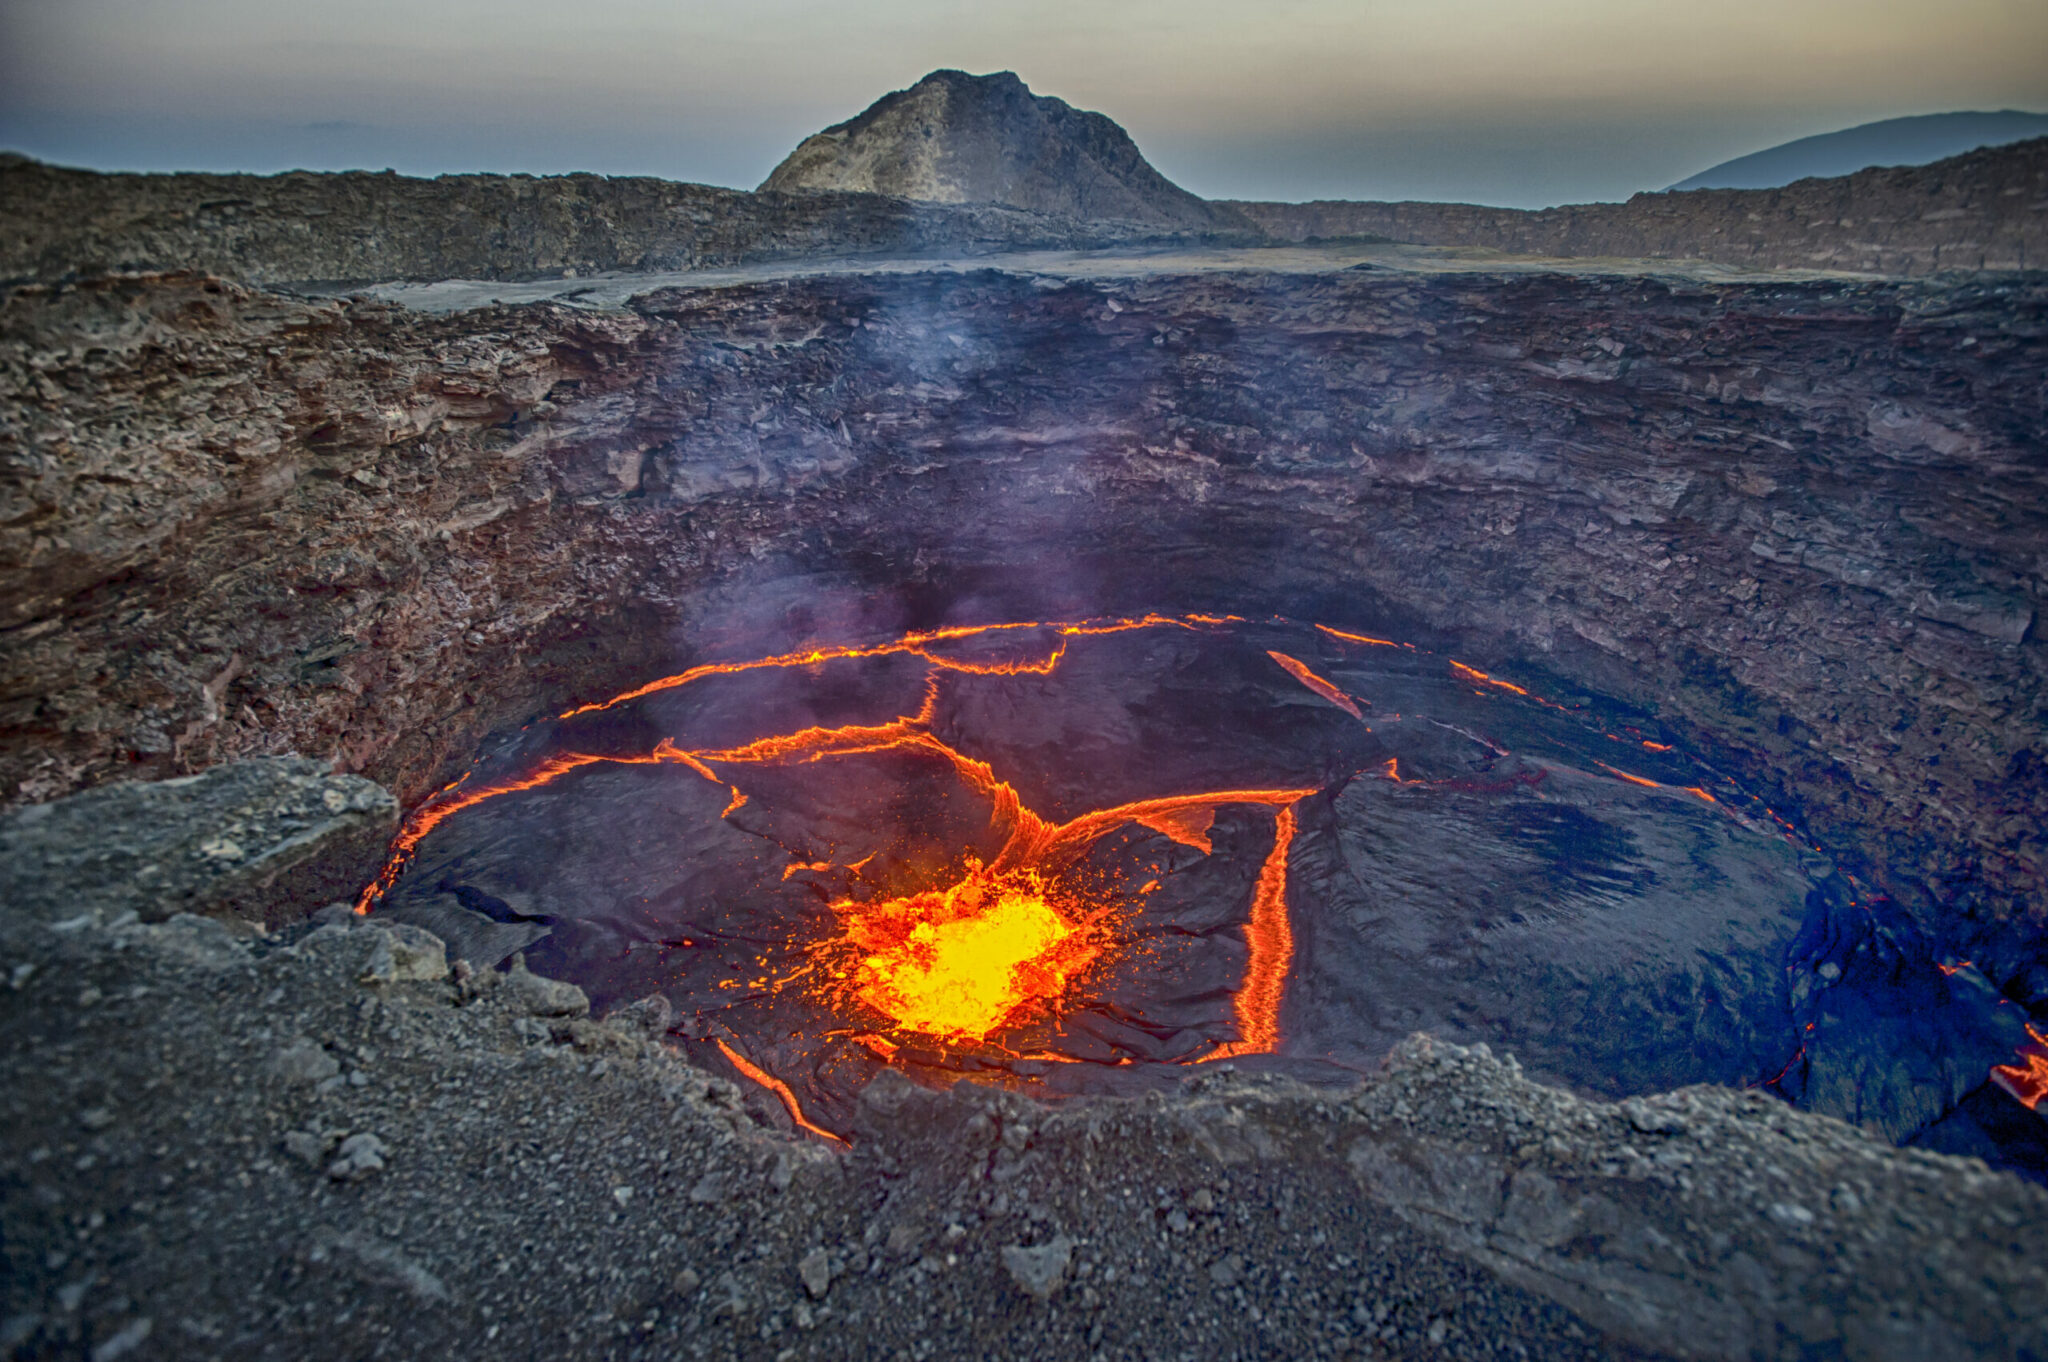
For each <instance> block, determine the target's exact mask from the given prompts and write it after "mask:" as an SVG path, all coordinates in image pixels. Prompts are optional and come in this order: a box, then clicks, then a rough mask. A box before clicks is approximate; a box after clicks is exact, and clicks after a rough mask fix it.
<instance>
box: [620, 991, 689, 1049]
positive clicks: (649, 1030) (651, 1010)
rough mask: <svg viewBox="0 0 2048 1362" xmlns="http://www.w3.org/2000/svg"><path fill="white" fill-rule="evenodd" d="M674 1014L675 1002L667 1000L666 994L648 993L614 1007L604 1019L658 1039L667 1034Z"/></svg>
mask: <svg viewBox="0 0 2048 1362" xmlns="http://www.w3.org/2000/svg"><path fill="white" fill-rule="evenodd" d="M675 1016H676V1008H675V1004H674V1003H672V1002H670V1001H669V1000H668V995H667V994H665V993H650V994H648V995H647V996H646V997H645V998H641V999H639V1000H637V1001H635V1002H630V1003H627V1004H626V1005H625V1006H624V1007H620V1008H615V1009H614V1010H613V1011H612V1012H611V1013H610V1014H609V1015H607V1016H606V1017H605V1020H606V1021H613V1022H619V1023H622V1024H623V1025H626V1026H630V1027H632V1028H633V1029H634V1030H636V1031H639V1032H642V1033H644V1034H645V1035H647V1036H649V1037H650V1038H653V1039H657V1040H658V1039H660V1038H661V1037H662V1036H665V1035H667V1034H668V1028H669V1027H670V1026H671V1025H672V1024H673V1023H674V1021H675Z"/></svg>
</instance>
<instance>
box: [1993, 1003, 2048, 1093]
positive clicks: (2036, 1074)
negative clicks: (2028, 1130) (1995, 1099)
mask: <svg viewBox="0 0 2048 1362" xmlns="http://www.w3.org/2000/svg"><path fill="white" fill-rule="evenodd" d="M2027 1034H2028V1035H2030V1036H2032V1037H2033V1038H2034V1045H2033V1046H2031V1047H2029V1048H2027V1049H2024V1050H2021V1051H2020V1062H2019V1063H2018V1064H2000V1065H1999V1066H1997V1067H1996V1068H1994V1069H1993V1070H1992V1071H1991V1081H1992V1082H1994V1083H1996V1084H1997V1085H1998V1086H1999V1087H2001V1088H2004V1089H2005V1090H2006V1091H2007V1092H2009V1093H2011V1094H2012V1095H2013V1097H2014V1098H2015V1099H2016V1100H2017V1101H2018V1102H2019V1103H2020V1104H2021V1105H2022V1106H2024V1107H2026V1108H2027V1110H2029V1111H2039V1110H2040V1109H2041V1102H2042V1100H2043V1099H2044V1098H2048V1035H2042V1034H2041V1033H2040V1032H2039V1031H2037V1030H2035V1029H2034V1027H2033V1026H2032V1024H2031V1023H2030V1024H2029V1025H2028V1027H2027Z"/></svg>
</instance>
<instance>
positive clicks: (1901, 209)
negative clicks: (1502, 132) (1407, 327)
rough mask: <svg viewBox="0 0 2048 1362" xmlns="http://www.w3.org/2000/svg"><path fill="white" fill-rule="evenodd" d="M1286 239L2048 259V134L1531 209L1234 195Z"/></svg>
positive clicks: (1831, 257) (1887, 263)
mask: <svg viewBox="0 0 2048 1362" xmlns="http://www.w3.org/2000/svg"><path fill="white" fill-rule="evenodd" d="M1229 206H1230V207H1232V208H1235V209H1237V210H1238V211H1239V212H1241V213H1243V214H1244V216H1245V217H1246V218H1248V219H1250V220H1251V221H1252V222H1253V223H1255V224H1256V225H1257V226H1258V227H1259V229H1260V230H1262V231H1264V232H1266V233H1268V234H1269V235H1271V236H1273V237H1275V238H1277V239H1279V240H1283V241H1310V240H1316V239H1321V238H1331V237H1355V236H1368V237H1385V238H1387V239H1389V240H1393V241H1409V242H1414V243H1417V244H1419V245H1425V246H1477V247H1483V248H1486V249H1489V250H1497V251H1509V252H1513V253H1516V254H1521V255H1543V256H1553V257H1585V256H1619V257H1622V258H1625V259H1646V258H1648V259H1660V258H1661V259H1696V260H1713V261H1718V262H1720V263H1722V264H1727V265H1739V266H1744V267H1747V268H1752V269H1806V270H1851V271H1856V272H1859V273H1866V274H1891V275H1907V276H1912V275H1926V274H1938V273H1943V272H1949V271H1957V270H2038V269H2044V268H2048V138H2035V139H2034V140H2032V141H2029V142H2021V143H2018V144H2016V145H2012V146H2004V147H1990V148H1986V149H1984V150H1982V151H1973V152H1970V153H1968V154H1967V155H1963V156H1956V157H1952V158H1950V159H1949V160H1946V161H1937V162H1935V163H1934V164H1932V165H1925V166H1896V167H1880V168H1873V169H1870V170H1862V171H1858V172H1857V173H1856V174H1854V175H1844V176H1841V177H1839V178H1836V179H1825V180H1800V181H1797V182H1796V183H1793V184H1789V185H1786V186H1785V187H1784V188H1782V189H1697V190H1691V191H1687V192H1683V193H1676V192H1671V193H1662V194H1637V195H1635V196H1634V197H1633V198H1631V199H1630V200H1629V201H1628V202H1627V203H1581V204H1571V205H1568V206H1565V207H1561V208H1544V209H1540V210H1537V211H1525V210H1522V209H1515V208H1483V207H1480V206H1478V205H1475V204H1468V203H1351V202H1342V201H1325V202H1320V203H1233V204H1230V205H1229Z"/></svg>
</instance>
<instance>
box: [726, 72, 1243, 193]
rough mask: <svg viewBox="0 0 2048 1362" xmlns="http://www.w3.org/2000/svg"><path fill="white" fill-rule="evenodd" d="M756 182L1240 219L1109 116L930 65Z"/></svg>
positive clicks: (1011, 82) (1010, 81)
mask: <svg viewBox="0 0 2048 1362" xmlns="http://www.w3.org/2000/svg"><path fill="white" fill-rule="evenodd" d="M761 188H762V189H763V190H786V191H796V192H802V191H815V190H851V191H856V192H863V193H874V194H889V195H893V196H895V197H897V198H904V199H921V200H926V201H929V202H936V203H995V204H1002V205H1005V206H1007V207H1012V208H1023V209H1028V210H1030V211H1032V212H1038V213H1049V214H1056V215H1059V216H1062V217H1070V218H1079V219H1083V220H1112V219H1113V220H1122V221H1127V222H1141V223H1151V224H1157V225H1160V226H1167V227H1178V228H1189V227H1193V228H1202V227H1218V228H1232V227H1241V226H1242V225H1243V224H1242V223H1241V222H1240V221H1239V220H1238V219H1237V218H1236V216H1235V215H1234V214H1233V213H1232V212H1231V211H1230V210H1229V209H1227V208H1219V207H1217V206H1216V205H1214V204H1211V203H1208V202H1206V201H1204V200H1202V199H1200V198H1197V197H1196V196H1195V195H1193V194H1190V193H1189V192H1188V191H1187V190H1185V189H1182V188H1181V187H1180V186H1179V185H1177V184H1175V183H1173V182H1172V181H1171V180H1169V179H1167V178H1166V177H1165V176H1164V175H1161V174H1160V173H1159V172H1158V171H1157V170H1154V169H1153V168H1152V166H1151V164H1150V163H1149V162H1148V161H1146V159H1145V157H1144V155H1143V153H1141V152H1140V151H1139V150H1138V146H1137V143H1135V142H1133V141H1132V140H1131V135H1130V134H1129V133H1127V132H1125V131H1124V130H1123V129H1122V128H1121V127H1119V126H1118V125H1117V124H1116V122H1115V121H1114V120H1112V119H1110V118H1107V117H1105V116H1104V115H1102V114H1099V113H1091V112H1088V111H1086V110H1083V109H1076V108H1074V107H1073V106H1072V105H1070V104H1068V103H1067V102H1066V101H1065V100H1062V99H1055V98H1053V97H1051V96H1049V95H1034V94H1032V93H1031V90H1030V88H1029V87H1028V86H1026V85H1025V84H1024V82H1023V81H1022V80H1020V79H1018V78H1017V76H1016V74H1015V73H1013V72H1010V71H998V72H996V73H994V74H993V75H986V76H976V75H970V74H968V73H967V72H965V71H934V72H932V73H931V74H930V75H928V76H926V77H925V78H924V79H923V80H920V81H919V82H918V83H917V84H915V85H913V86H911V87H910V88H909V89H907V90H898V91H895V92H894V93H892V94H888V95H884V96H883V97H882V98H880V99H878V100H876V101H875V102H874V103H873V104H871V105H869V106H868V108H867V109H866V110H865V111H863V112H862V113H861V114H859V115H858V116H857V117H854V118H851V119H848V120H847V121H846V122H844V123H839V124H835V125H834V126H832V127H829V128H827V129H825V130H824V131H823V132H820V133H817V134H815V135H814V136H811V137H808V138H806V139H804V141H803V143H802V144H801V145H799V146H798V147H797V149H796V150H795V151H793V152H791V153H790V154H789V156H788V158H787V159H785V160H784V161H783V162H782V164H781V165H779V166H777V167H775V170H774V172H773V173H772V174H770V175H769V176H768V178H767V179H766V180H764V181H763V182H762V184H761Z"/></svg>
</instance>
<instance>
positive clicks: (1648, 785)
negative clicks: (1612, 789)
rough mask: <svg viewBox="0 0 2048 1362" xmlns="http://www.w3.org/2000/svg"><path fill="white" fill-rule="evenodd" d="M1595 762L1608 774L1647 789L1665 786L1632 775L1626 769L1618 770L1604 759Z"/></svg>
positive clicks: (1658, 788) (1659, 788)
mask: <svg viewBox="0 0 2048 1362" xmlns="http://www.w3.org/2000/svg"><path fill="white" fill-rule="evenodd" d="M1593 764H1594V765H1595V766H1597V767H1599V768H1600V769H1601V770H1603V771H1605V772H1606V773H1607V774H1608V775H1610V776H1614V777H1616V778H1617V779H1620V780H1625V781H1627V782H1628V783H1629V784H1631V785H1640V786H1642V787H1643V788H1644V789H1646V790H1661V789H1663V788H1664V787H1663V786H1662V785H1660V784H1658V783H1657V782H1656V781H1654V780H1644V779H1643V778H1642V777H1641V776H1632V775H1630V774H1629V773H1628V772H1626V771H1617V770H1615V769H1614V768H1613V767H1612V766H1609V765H1608V764H1607V763H1606V762H1604V761H1596V762H1594V763H1593Z"/></svg>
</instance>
